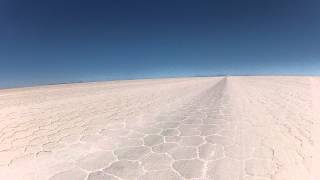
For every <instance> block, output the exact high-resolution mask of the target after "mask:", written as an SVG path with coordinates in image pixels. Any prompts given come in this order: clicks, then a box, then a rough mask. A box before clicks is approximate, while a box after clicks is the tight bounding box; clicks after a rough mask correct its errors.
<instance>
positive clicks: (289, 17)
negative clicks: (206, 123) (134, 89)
mask: <svg viewBox="0 0 320 180" xmlns="http://www.w3.org/2000/svg"><path fill="white" fill-rule="evenodd" d="M215 74H231V75H232V74H320V1H319V0H0V87H11V86H26V85H35V84H48V83H59V82H72V81H95V80H110V79H132V78H152V77H166V76H194V75H215Z"/></svg>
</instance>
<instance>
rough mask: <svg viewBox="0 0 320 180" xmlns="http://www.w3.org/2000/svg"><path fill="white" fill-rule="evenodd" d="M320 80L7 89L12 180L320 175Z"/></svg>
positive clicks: (0, 118) (1, 139)
mask: <svg viewBox="0 0 320 180" xmlns="http://www.w3.org/2000/svg"><path fill="white" fill-rule="evenodd" d="M319 167H320V78H318V77H289V76H288V77H280V76H279V77H263V76H261V77H208V78H180V79H159V80H135V81H114V82H103V83H84V84H67V85H54V86H42V87H32V88H18V89H7V90H0V179H1V180H2V179H3V180H9V179H10V180H38V179H39V180H45V179H49V180H125V179H129V180H131V179H132V180H134V179H138V180H184V179H192V180H318V179H320V171H319Z"/></svg>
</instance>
